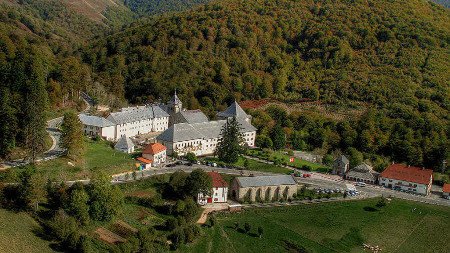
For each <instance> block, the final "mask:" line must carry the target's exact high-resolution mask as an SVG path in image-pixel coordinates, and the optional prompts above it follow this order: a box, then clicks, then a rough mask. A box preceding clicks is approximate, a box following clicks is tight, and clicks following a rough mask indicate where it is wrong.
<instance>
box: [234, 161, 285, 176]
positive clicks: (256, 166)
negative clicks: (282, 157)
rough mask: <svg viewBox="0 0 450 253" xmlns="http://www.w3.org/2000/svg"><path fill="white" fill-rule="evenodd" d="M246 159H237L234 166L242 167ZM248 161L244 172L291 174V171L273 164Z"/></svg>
mask: <svg viewBox="0 0 450 253" xmlns="http://www.w3.org/2000/svg"><path fill="white" fill-rule="evenodd" d="M245 159H246V158H243V157H239V160H238V161H237V162H236V163H235V165H237V166H240V167H244V162H245ZM247 160H248V167H247V168H246V170H254V171H260V172H271V173H279V174H290V173H293V171H292V170H291V169H288V168H284V167H281V166H276V165H273V164H267V163H263V162H259V161H255V160H252V159H247Z"/></svg>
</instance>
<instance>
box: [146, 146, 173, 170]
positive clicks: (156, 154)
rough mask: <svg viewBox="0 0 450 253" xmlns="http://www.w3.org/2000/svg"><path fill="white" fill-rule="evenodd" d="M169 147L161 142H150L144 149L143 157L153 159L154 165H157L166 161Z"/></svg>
mask: <svg viewBox="0 0 450 253" xmlns="http://www.w3.org/2000/svg"><path fill="white" fill-rule="evenodd" d="M166 152H167V148H166V146H164V145H162V144H161V143H150V144H149V145H148V146H147V147H145V149H144V151H142V157H144V158H145V159H148V160H152V166H157V165H159V164H163V163H165V162H166V157H167V153H166Z"/></svg>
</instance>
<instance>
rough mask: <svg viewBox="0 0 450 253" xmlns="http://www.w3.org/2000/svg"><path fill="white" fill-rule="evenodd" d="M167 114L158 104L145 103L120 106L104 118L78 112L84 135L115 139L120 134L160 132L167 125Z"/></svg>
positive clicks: (130, 135) (129, 135)
mask: <svg viewBox="0 0 450 253" xmlns="http://www.w3.org/2000/svg"><path fill="white" fill-rule="evenodd" d="M169 116H170V115H169V114H168V113H167V112H165V111H164V110H163V109H162V108H161V107H160V105H146V106H136V107H127V108H122V109H121V110H120V111H119V112H113V113H111V114H110V115H109V116H108V117H107V118H106V119H105V118H102V117H98V116H91V115H85V114H80V115H79V118H80V121H81V122H82V123H83V130H84V133H85V134H86V135H90V136H95V135H99V136H101V137H103V138H105V139H107V140H112V141H116V140H119V139H120V137H122V136H128V137H133V136H136V135H139V134H146V133H149V132H162V131H164V130H166V129H167V128H168V127H169Z"/></svg>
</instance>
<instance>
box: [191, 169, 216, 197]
mask: <svg viewBox="0 0 450 253" xmlns="http://www.w3.org/2000/svg"><path fill="white" fill-rule="evenodd" d="M186 185H187V191H188V192H189V194H190V195H191V196H192V197H195V198H196V197H197V195H198V194H199V193H203V194H204V195H210V192H211V188H212V179H211V177H210V176H209V175H208V174H207V173H206V172H205V171H203V170H202V169H195V170H194V171H192V172H191V174H189V176H188V177H187V179H186Z"/></svg>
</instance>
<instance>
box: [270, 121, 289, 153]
mask: <svg viewBox="0 0 450 253" xmlns="http://www.w3.org/2000/svg"><path fill="white" fill-rule="evenodd" d="M270 137H271V138H272V142H273V148H274V149H275V150H278V149H283V148H284V147H285V146H286V134H285V132H284V129H283V128H282V127H281V125H280V124H277V125H275V126H274V127H273V129H272V131H271V132H270Z"/></svg>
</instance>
